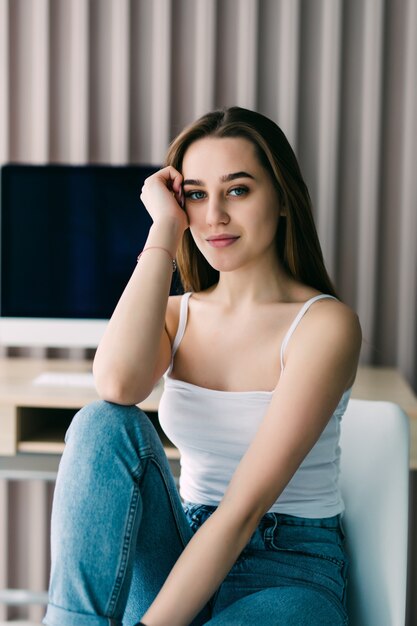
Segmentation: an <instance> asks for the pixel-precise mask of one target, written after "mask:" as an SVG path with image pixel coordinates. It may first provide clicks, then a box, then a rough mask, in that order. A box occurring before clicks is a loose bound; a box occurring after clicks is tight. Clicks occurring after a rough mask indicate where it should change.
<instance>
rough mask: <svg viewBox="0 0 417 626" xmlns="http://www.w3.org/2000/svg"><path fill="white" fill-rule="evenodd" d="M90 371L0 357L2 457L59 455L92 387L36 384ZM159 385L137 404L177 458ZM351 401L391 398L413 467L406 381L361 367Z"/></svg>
mask: <svg viewBox="0 0 417 626" xmlns="http://www.w3.org/2000/svg"><path fill="white" fill-rule="evenodd" d="M46 371H48V372H49V371H50V372H63V373H65V372H89V371H91V363H89V362H88V361H63V360H41V359H40V360H37V359H20V358H6V359H0V455H1V456H3V457H5V456H9V457H12V456H14V455H17V454H18V453H35V454H42V455H47V454H51V455H53V454H55V455H57V454H60V453H61V452H62V450H63V448H64V443H63V436H64V433H65V430H66V428H67V427H68V425H69V423H70V421H71V419H72V416H73V415H74V413H75V412H76V411H77V410H78V409H79V408H81V407H82V406H84V405H85V404H88V403H89V402H93V401H94V400H97V398H98V396H97V393H96V391H95V389H93V388H88V387H71V386H61V387H58V386H41V385H34V384H33V380H34V379H35V378H36V377H37V376H39V375H40V374H41V373H42V372H46ZM161 391H162V384H160V385H158V386H157V387H156V388H155V389H154V391H153V392H152V394H151V395H150V396H149V397H148V398H147V399H146V400H145V401H144V402H142V403H141V404H140V407H141V408H142V409H143V410H144V411H145V412H146V413H147V414H148V415H149V416H150V418H151V419H152V421H153V422H154V424H155V426H156V428H157V430H158V432H159V433H160V435H161V438H162V441H163V443H164V446H165V449H166V451H167V455H168V458H170V459H171V460H173V461H175V460H178V457H179V455H178V451H177V449H176V448H175V447H174V446H173V445H172V444H171V442H169V440H167V439H166V437H165V435H163V433H162V431H161V429H160V427H159V424H158V420H157V410H158V403H159V398H160V394H161ZM352 396H353V397H354V398H361V399H367V400H389V401H391V402H395V403H397V404H399V405H400V406H401V407H402V408H403V409H404V410H405V411H406V413H408V415H409V416H410V425H411V459H410V467H411V468H412V469H417V398H416V396H415V395H414V393H413V391H412V389H411V387H410V386H409V385H408V384H407V383H406V381H405V380H404V378H403V377H402V376H401V375H400V374H399V372H397V371H396V370H395V369H392V368H373V367H361V368H359V372H358V376H357V380H356V383H355V385H354V388H353V394H352Z"/></svg>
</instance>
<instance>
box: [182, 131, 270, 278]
mask: <svg viewBox="0 0 417 626" xmlns="http://www.w3.org/2000/svg"><path fill="white" fill-rule="evenodd" d="M182 174H183V177H184V182H183V185H184V195H185V210H186V212H187V215H188V219H189V222H190V231H191V234H192V236H193V238H194V241H195V243H196V245H197V246H198V248H199V250H200V251H201V253H202V254H203V255H204V256H205V258H206V259H207V261H208V262H209V263H210V265H211V266H212V267H214V268H215V269H216V270H219V271H232V270H234V269H238V268H239V267H243V266H245V265H247V264H252V263H256V262H259V261H260V260H265V259H267V258H270V260H271V263H276V261H277V254H276V249H275V234H276V230H277V227H278V220H279V212H280V206H279V199H278V194H277V192H276V190H275V187H274V185H273V182H272V180H271V177H270V175H269V174H268V172H267V171H266V170H265V169H264V168H263V167H262V165H261V163H260V162H259V160H258V158H257V155H256V152H255V147H254V145H253V144H252V143H251V142H250V141H249V140H247V139H243V138H241V137H224V138H217V137H205V138H203V139H199V140H197V141H195V142H194V143H192V144H191V146H190V147H189V148H188V149H187V151H186V153H185V155H184V159H183V166H182Z"/></svg>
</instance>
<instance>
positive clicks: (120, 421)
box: [65, 400, 152, 445]
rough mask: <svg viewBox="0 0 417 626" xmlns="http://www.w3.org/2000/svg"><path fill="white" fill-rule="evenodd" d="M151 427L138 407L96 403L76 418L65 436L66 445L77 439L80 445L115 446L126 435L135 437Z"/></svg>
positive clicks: (88, 405) (80, 412)
mask: <svg viewBox="0 0 417 626" xmlns="http://www.w3.org/2000/svg"><path fill="white" fill-rule="evenodd" d="M149 427H152V425H151V423H150V420H149V418H148V416H147V415H146V414H145V413H144V412H143V411H141V410H140V409H139V408H138V407H137V406H122V405H119V404H113V403H111V402H106V401H105V400H97V401H95V402H92V403H91V404H87V405H86V406H84V407H83V408H82V409H81V410H80V411H78V413H76V414H75V415H74V417H73V419H72V422H71V424H70V426H69V428H68V430H67V433H66V435H65V442H66V443H67V444H68V443H69V442H72V441H73V440H74V439H75V440H77V444H78V445H80V444H81V445H83V444H89V443H94V442H96V443H98V442H101V443H103V442H104V441H106V442H108V443H113V444H114V443H116V442H117V440H118V439H119V438H120V437H125V436H126V435H127V436H129V437H130V438H132V437H133V438H136V437H137V435H138V434H139V433H140V432H141V431H146V430H147V429H149Z"/></svg>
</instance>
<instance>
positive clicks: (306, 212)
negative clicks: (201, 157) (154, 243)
mask: <svg viewBox="0 0 417 626" xmlns="http://www.w3.org/2000/svg"><path fill="white" fill-rule="evenodd" d="M209 136H211V137H242V138H244V139H247V140H249V141H250V142H251V143H252V144H253V145H254V146H255V149H256V154H257V156H258V158H259V161H260V163H261V164H262V166H263V167H264V168H265V169H266V171H267V172H268V173H269V175H270V176H271V179H272V181H273V183H274V185H275V188H276V190H277V192H278V196H279V199H280V202H281V204H282V206H283V207H285V217H283V219H282V220H281V222H280V224H279V227H278V229H277V234H276V246H277V250H278V257H279V259H280V262H281V264H282V266H283V267H284V269H285V270H286V271H287V273H288V274H289V275H290V276H292V277H293V278H295V279H296V280H297V281H299V282H301V283H303V284H305V285H309V286H310V287H314V288H315V289H317V290H318V291H321V292H323V293H329V294H331V295H336V292H335V289H334V287H333V284H332V281H331V280H330V278H329V275H328V273H327V270H326V268H325V265H324V261H323V254H322V251H321V247H320V242H319V239H318V236H317V231H316V227H315V224H314V219H313V213H312V209H311V199H310V195H309V193H308V189H307V186H306V184H305V182H304V180H303V177H302V175H301V171H300V167H299V165H298V162H297V159H296V156H295V154H294V152H293V150H292V148H291V146H290V144H289V143H288V140H287V138H286V137H285V135H284V133H283V132H282V130H281V129H280V128H279V126H277V124H275V122H273V121H272V120H270V119H269V118H267V117H265V116H264V115H261V114H260V113H256V112H255V111H250V110H248V109H242V108H240V107H231V108H228V109H223V110H218V111H213V112H211V113H207V114H206V115H203V117H201V118H200V119H198V120H197V121H196V122H194V123H193V124H191V125H190V126H187V127H186V128H185V129H184V130H183V131H182V132H181V133H180V134H179V135H178V136H177V137H176V139H174V141H173V142H172V143H171V145H170V147H169V149H168V153H167V156H166V164H167V165H172V166H173V167H175V168H176V169H177V170H178V171H180V172H181V171H182V162H183V158H184V154H185V152H186V150H187V149H188V147H189V146H190V145H191V144H192V143H193V142H194V141H197V140H198V139H202V138H203V137H209ZM277 210H279V208H277ZM177 263H178V269H179V273H180V278H181V282H182V285H183V287H184V289H185V290H186V291H202V290H204V289H208V287H211V286H212V285H214V284H216V283H217V282H218V280H219V272H218V271H217V270H215V269H214V268H213V267H212V266H211V265H210V264H209V263H208V262H207V261H206V259H205V257H204V256H203V255H202V254H201V252H200V251H199V249H198V248H197V246H196V244H195V243H194V239H193V238H192V235H191V233H190V230H189V229H188V230H186V231H185V233H184V236H183V238H182V241H181V244H180V247H179V249H178V253H177Z"/></svg>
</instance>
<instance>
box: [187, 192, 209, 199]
mask: <svg viewBox="0 0 417 626" xmlns="http://www.w3.org/2000/svg"><path fill="white" fill-rule="evenodd" d="M185 197H186V199H190V200H203V198H205V197H206V194H205V193H204V191H187V192H186V194H185Z"/></svg>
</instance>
